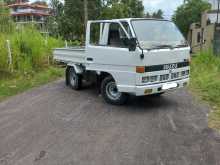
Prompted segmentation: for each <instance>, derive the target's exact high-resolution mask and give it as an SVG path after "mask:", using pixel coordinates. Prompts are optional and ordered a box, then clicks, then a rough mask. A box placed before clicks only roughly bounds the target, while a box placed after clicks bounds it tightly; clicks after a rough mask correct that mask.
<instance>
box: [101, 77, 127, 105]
mask: <svg viewBox="0 0 220 165" xmlns="http://www.w3.org/2000/svg"><path fill="white" fill-rule="evenodd" d="M101 94H102V97H103V98H104V100H105V101H106V102H107V103H109V104H113V105H123V104H125V103H126V101H127V99H128V95H127V94H125V93H122V92H119V91H118V88H117V85H116V83H115V81H114V79H113V78H112V77H111V76H108V77H106V78H105V79H104V80H103V81H102V84H101Z"/></svg>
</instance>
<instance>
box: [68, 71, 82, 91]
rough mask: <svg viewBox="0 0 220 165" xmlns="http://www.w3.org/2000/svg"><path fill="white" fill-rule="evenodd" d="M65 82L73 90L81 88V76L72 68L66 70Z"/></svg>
mask: <svg viewBox="0 0 220 165" xmlns="http://www.w3.org/2000/svg"><path fill="white" fill-rule="evenodd" d="M67 82H68V85H69V86H70V87H71V88H72V89H74V90H80V89H81V88H82V76H81V75H79V74H77V73H76V71H75V69H74V68H73V67H70V68H69V69H67Z"/></svg>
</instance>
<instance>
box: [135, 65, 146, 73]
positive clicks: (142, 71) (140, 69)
mask: <svg viewBox="0 0 220 165" xmlns="http://www.w3.org/2000/svg"><path fill="white" fill-rule="evenodd" d="M136 73H145V67H144V66H136Z"/></svg>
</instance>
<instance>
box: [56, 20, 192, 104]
mask: <svg viewBox="0 0 220 165" xmlns="http://www.w3.org/2000/svg"><path fill="white" fill-rule="evenodd" d="M53 55H54V59H55V60H57V61H59V62H63V63H65V64H66V65H67V68H66V83H67V85H69V86H70V87H71V88H73V89H75V90H79V89H80V88H81V86H82V82H83V81H82V80H86V81H94V80H95V81H96V82H97V84H99V87H100V92H101V94H102V96H103V98H104V100H105V101H106V102H108V103H110V104H115V105H121V104H124V103H125V102H126V100H127V98H128V95H129V94H133V95H136V96H143V95H156V96H159V95H161V94H163V93H164V92H166V91H167V90H170V89H177V88H181V87H184V86H186V85H187V84H188V82H189V74H190V47H189V46H188V44H187V42H186V40H185V39H184V37H183V36H182V34H181V33H180V31H179V30H178V28H177V27H176V25H175V24H174V23H172V22H171V21H168V20H158V19H142V18H128V19H115V20H99V21H88V24H87V30H86V44H85V47H75V48H58V49H55V50H54V53H53Z"/></svg>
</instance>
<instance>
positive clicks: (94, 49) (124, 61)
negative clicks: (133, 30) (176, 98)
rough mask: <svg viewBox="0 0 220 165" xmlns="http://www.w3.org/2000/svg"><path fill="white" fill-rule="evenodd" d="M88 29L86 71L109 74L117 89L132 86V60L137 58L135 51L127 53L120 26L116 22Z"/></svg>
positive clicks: (99, 23)
mask: <svg viewBox="0 0 220 165" xmlns="http://www.w3.org/2000/svg"><path fill="white" fill-rule="evenodd" d="M89 29H90V32H89V33H87V35H89V36H87V47H86V50H87V57H86V60H87V63H88V64H87V69H88V70H96V71H104V72H107V73H110V74H111V75H112V76H113V78H114V79H115V81H116V82H117V85H118V86H119V87H120V85H127V86H128V85H134V84H135V64H134V58H136V57H137V56H136V51H129V49H128V46H127V45H126V42H125V41H126V37H127V35H126V33H125V32H124V29H123V28H122V24H120V23H118V22H105V23H104V22H98V23H91V24H90V25H89ZM128 34H129V31H128ZM129 35H130V34H129ZM119 90H120V89H119Z"/></svg>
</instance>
